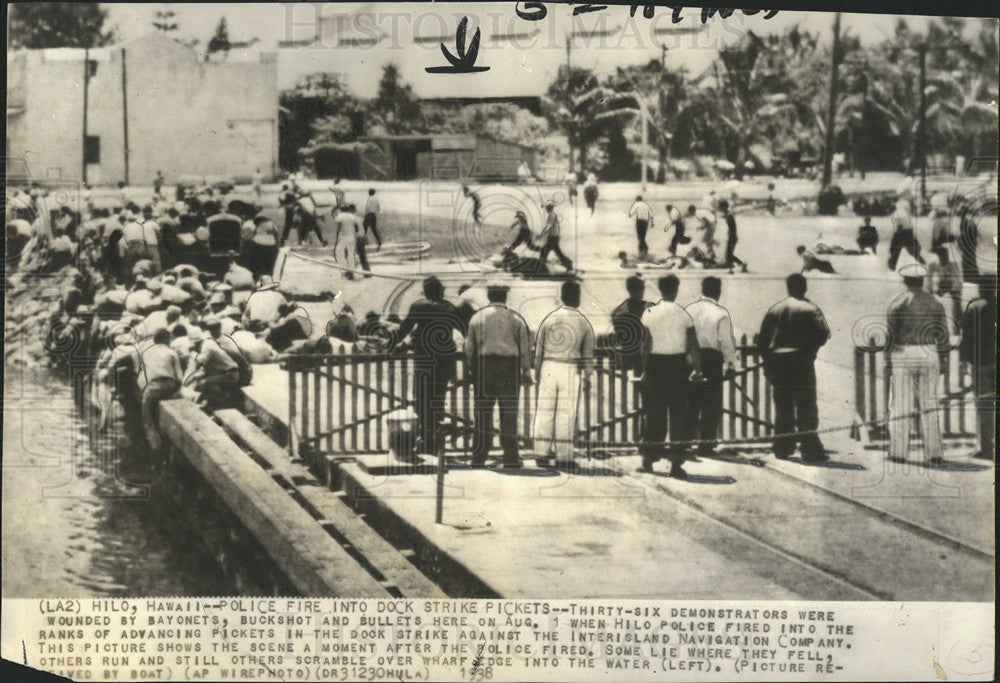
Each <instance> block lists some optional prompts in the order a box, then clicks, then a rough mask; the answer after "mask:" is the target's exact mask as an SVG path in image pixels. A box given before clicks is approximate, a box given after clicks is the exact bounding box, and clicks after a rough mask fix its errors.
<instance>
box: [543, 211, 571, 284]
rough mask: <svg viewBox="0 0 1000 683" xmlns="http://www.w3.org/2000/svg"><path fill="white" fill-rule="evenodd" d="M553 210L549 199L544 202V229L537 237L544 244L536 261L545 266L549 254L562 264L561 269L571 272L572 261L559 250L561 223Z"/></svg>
mask: <svg viewBox="0 0 1000 683" xmlns="http://www.w3.org/2000/svg"><path fill="white" fill-rule="evenodd" d="M555 208H556V204H555V202H553V201H552V200H551V199H550V200H548V201H546V202H545V227H544V228H543V229H542V234H541V235H539V237H543V238H544V239H545V242H544V246H543V247H542V251H541V253H540V254H539V255H538V260H539V261H540V262H541V263H542V264H546V262H547V261H548V258H549V254H550V253H554V254H555V255H556V257H557V258H558V259H559V262H560V263H562V265H563V268H565V269H566V270H567V271H571V270H573V261H572V260H570V258H569V257H568V256H566V254H564V253H563V252H562V249H560V248H559V237H560V234H561V233H562V221H560V220H559V215H558V214H557V213H556V212H555Z"/></svg>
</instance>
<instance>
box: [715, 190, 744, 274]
mask: <svg viewBox="0 0 1000 683" xmlns="http://www.w3.org/2000/svg"><path fill="white" fill-rule="evenodd" d="M719 212H720V213H721V214H722V217H723V218H725V220H726V228H727V234H726V260H725V261H723V262H722V265H724V266H726V267H727V268H733V267H735V266H742V267H743V272H746V269H747V265H746V264H745V263H743V261H741V260H740V259H739V257H738V256H737V255H736V243H737V242H738V241H739V237H738V236H737V234H736V216H734V215H733V213H732V212H731V211H730V210H729V202H728V201H726V200H725V199H723V200H721V201H720V202H719Z"/></svg>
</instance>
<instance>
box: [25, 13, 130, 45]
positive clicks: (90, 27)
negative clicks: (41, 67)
mask: <svg viewBox="0 0 1000 683" xmlns="http://www.w3.org/2000/svg"><path fill="white" fill-rule="evenodd" d="M9 12H10V14H9V15H8V19H9V23H8V28H7V36H8V40H9V41H10V47H11V48H13V49H19V48H28V49H39V48H52V47H101V46H102V45H108V44H110V43H112V42H114V40H115V32H114V30H113V29H107V28H106V27H105V23H106V21H107V18H108V11H107V10H106V9H102V8H101V6H100V5H99V4H98V3H96V2H19V3H16V4H11V5H10V6H9Z"/></svg>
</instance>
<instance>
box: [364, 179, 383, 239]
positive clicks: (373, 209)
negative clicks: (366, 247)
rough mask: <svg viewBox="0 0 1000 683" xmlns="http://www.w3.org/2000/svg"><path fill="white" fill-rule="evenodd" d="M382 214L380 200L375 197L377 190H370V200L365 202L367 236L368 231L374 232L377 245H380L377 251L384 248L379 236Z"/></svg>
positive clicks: (373, 235)
mask: <svg viewBox="0 0 1000 683" xmlns="http://www.w3.org/2000/svg"><path fill="white" fill-rule="evenodd" d="M381 213H382V204H380V203H379V201H378V198H377V197H375V188H374V187H373V188H371V189H370V190H368V200H367V201H366V202H365V219H364V226H365V234H368V231H369V230H371V231H372V237H374V238H375V243H376V244H377V245H378V246H377V247H376V251H378V250H379V249H381V248H382V238H381V237H380V236H379V234H378V217H379V214H381Z"/></svg>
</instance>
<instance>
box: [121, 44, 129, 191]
mask: <svg viewBox="0 0 1000 683" xmlns="http://www.w3.org/2000/svg"><path fill="white" fill-rule="evenodd" d="M122 137H123V139H124V143H125V145H124V153H125V184H126V185H128V89H127V82H126V80H125V48H122Z"/></svg>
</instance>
